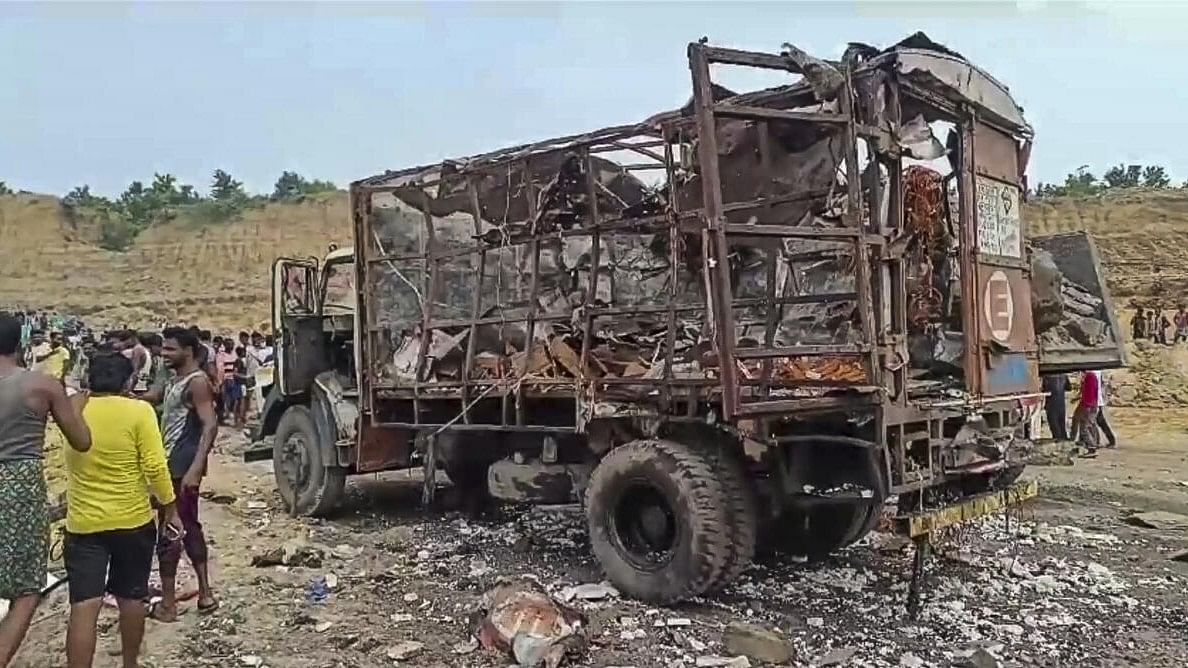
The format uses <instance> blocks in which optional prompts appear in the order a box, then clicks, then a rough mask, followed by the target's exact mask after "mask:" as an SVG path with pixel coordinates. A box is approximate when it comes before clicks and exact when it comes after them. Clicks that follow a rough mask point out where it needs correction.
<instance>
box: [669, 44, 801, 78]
mask: <svg viewBox="0 0 1188 668" xmlns="http://www.w3.org/2000/svg"><path fill="white" fill-rule="evenodd" d="M695 53H696V54H697V57H698V59H699V60H701V61H703V62H705V63H706V66H707V67H706V72H707V78H708V71H709V67H708V65H709V63H721V64H723V65H745V66H747V67H761V68H763V69H767V70H786V71H788V72H791V73H793V74H803V72H801V71H800V68H799V67H797V66H796V65H795V63H793V62H792V61H791V60H789V59H787V58H786V57H784V56H778V55H775V54H771V53H758V52H755V51H743V50H740V49H727V48H723V47H718V46H705V45H704V44H690V45H689V57H690V60H692V58H693V56H694V54H695Z"/></svg>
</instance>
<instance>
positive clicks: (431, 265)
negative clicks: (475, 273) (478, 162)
mask: <svg viewBox="0 0 1188 668" xmlns="http://www.w3.org/2000/svg"><path fill="white" fill-rule="evenodd" d="M421 203H422V206H424V209H423V211H422V213H423V214H424V216H425V236H424V237H423V238H422V242H421V252H422V253H426V254H427V253H428V252H429V250H431V249H433V248H434V247H436V246H437V239H436V232H435V230H434V228H433V211H432V207H431V206H430V205H429V193H427V192H425V191H424V190H423V189H422V190H421ZM425 271H426V273H427V274H428V276H426V278H425V285H423V286H422V287H421V289H422V290H423V291H424V292H423V295H424V297H423V298H422V301H421V341H420V345H419V346H418V351H417V362H416V365H415V367H414V370H413V388H414V389H416V388H417V387H418V386H420V384H421V378H422V377H423V376H424V375H425V370H426V365H427V362H426V359H425V358H426V354H427V353H428V352H429V342H430V341H431V340H432V339H433V331H432V330H431V329H430V327H429V321H430V319H431V318H432V317H433V303H434V301H436V299H437V289H438V287H439V286H440V282H439V276H440V274H441V268H440V266H439V263H437V262H433V261H426V262H425ZM420 419H421V404H420V397H419V393H417V394H414V395H413V420H414V421H416V420H420Z"/></svg>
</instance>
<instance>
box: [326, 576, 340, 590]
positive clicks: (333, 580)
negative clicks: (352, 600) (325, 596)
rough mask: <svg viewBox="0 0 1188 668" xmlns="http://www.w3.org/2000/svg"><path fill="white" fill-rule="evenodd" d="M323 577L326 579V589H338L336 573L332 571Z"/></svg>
mask: <svg viewBox="0 0 1188 668" xmlns="http://www.w3.org/2000/svg"><path fill="white" fill-rule="evenodd" d="M324 579H325V580H326V588H327V589H338V576H337V575H335V574H333V573H327V574H326V575H325V576H324Z"/></svg>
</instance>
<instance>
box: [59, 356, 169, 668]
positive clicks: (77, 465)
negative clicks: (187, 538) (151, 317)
mask: <svg viewBox="0 0 1188 668" xmlns="http://www.w3.org/2000/svg"><path fill="white" fill-rule="evenodd" d="M133 372H134V363H133V361H132V360H130V359H128V358H127V357H125V356H124V355H121V354H119V353H104V354H101V355H97V356H96V357H95V359H93V360H92V361H91V365H90V370H89V374H88V378H87V382H88V387H90V389H91V394H92V396H91V398H90V400H89V401H88V402H87V405H86V408H84V409H83V419H84V420H86V423H87V427H88V428H89V429H90V431H91V439H92V445H91V449H90V450H88V451H87V452H85V453H73V452H67V453H66V474H67V485H68V486H67V492H66V540H65V543H64V549H63V559H64V561H65V562H66V575H67V577H69V578H70V623H69V625H68V626H67V630H66V658H67V665H68V666H69V668H90V666H91V662H92V660H93V659H94V655H95V625H96V623H97V622H98V620H99V612H100V610H101V609H102V608H103V596H104V595H105V594H111V595H112V596H114V597H115V599H116V603H117V604H118V606H119V610H120V622H119V623H120V640H121V645H122V649H123V659H124V661H123V663H124V668H136V667H137V666H138V665H139V664H138V663H137V659H138V656H139V654H140V641H141V639H142V638H143V636H144V618H145V607H144V599H145V598H147V597H148V578H149V571H151V570H152V565H153V550H154V548H155V547H156V544H157V527H156V525H155V524H154V523H153V509H152V505H151V502H150V500H149V495H150V494H151V495H152V497H153V498H154V499H156V501H157V504H158V505H159V506H160V507H161V517H162V520H163V521H164V522H166V523H167V524H168V528H167V529H166V533H167V534H169V535H170V536H172V537H177V536H180V534H181V532H182V526H181V522H180V521H179V520H178V519H177V515H176V513H175V512H174V493H173V484H172V481H171V480H170V478H169V466H168V464H166V462H165V448H164V446H163V445H162V444H161V432H160V431H159V430H158V429H157V414H156V413H155V412H154V411H153V408H152V406H150V405H148V404H146V403H145V402H143V401H137V400H136V399H131V398H128V397H125V396H121V395H122V394H124V393H126V392H127V391H129V390H131V389H132V386H133V384H134V383H135V382H136V377H135V375H134V373H133ZM146 483H147V487H146Z"/></svg>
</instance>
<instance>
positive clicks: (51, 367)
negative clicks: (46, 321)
mask: <svg viewBox="0 0 1188 668" xmlns="http://www.w3.org/2000/svg"><path fill="white" fill-rule="evenodd" d="M62 343H63V339H62V333H61V332H54V333H52V334H50V342H49V350H48V351H47V352H46V353H45V354H44V355H35V357H34V363H35V364H34V368H35V369H37V370H38V371H40V372H42V373H44V374H45V375H47V376H49V377H50V378H53V379H54V380H57V381H61V380H62V379H63V378H65V377H66V362H67V361H69V359H70V351H69V350H67V349H66V346H64V345H62Z"/></svg>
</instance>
